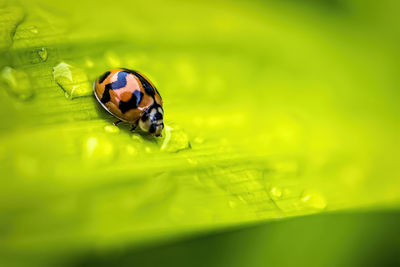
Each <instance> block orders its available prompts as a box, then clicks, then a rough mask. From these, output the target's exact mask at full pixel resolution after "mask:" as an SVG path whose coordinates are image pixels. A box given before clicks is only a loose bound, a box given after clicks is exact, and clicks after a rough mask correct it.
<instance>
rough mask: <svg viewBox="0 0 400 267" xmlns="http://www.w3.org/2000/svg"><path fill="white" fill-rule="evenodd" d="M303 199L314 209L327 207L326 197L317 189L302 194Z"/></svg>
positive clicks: (304, 202)
mask: <svg viewBox="0 0 400 267" xmlns="http://www.w3.org/2000/svg"><path fill="white" fill-rule="evenodd" d="M301 201H302V203H303V204H305V205H307V206H308V207H310V208H312V209H318V210H323V209H325V208H326V200H325V197H324V196H323V195H322V194H321V193H319V192H316V191H305V192H304V193H303V194H302V196H301Z"/></svg>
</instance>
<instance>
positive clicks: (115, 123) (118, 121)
mask: <svg viewBox="0 0 400 267" xmlns="http://www.w3.org/2000/svg"><path fill="white" fill-rule="evenodd" d="M120 122H122V121H121V120H117V121H116V122H114V123H113V124H114V126H117V125H118V123H120Z"/></svg>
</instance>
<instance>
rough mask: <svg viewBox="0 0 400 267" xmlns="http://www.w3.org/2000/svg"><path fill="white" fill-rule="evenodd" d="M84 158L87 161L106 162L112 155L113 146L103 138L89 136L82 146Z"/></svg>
mask: <svg viewBox="0 0 400 267" xmlns="http://www.w3.org/2000/svg"><path fill="white" fill-rule="evenodd" d="M83 151H84V153H83V154H84V155H83V156H84V157H85V158H87V159H101V160H103V161H104V160H107V159H108V158H110V157H111V156H112V155H113V154H114V146H113V145H112V144H111V143H110V142H109V141H108V140H107V139H105V138H101V137H96V136H90V137H88V138H87V139H86V140H85V141H84V144H83Z"/></svg>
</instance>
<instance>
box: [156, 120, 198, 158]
mask: <svg viewBox="0 0 400 267" xmlns="http://www.w3.org/2000/svg"><path fill="white" fill-rule="evenodd" d="M161 141H162V145H161V148H160V150H162V151H167V152H178V151H180V150H184V149H188V148H190V147H191V146H190V142H189V137H188V136H187V134H186V133H185V132H184V131H183V130H182V129H180V127H178V126H175V127H174V128H172V127H171V126H168V125H166V126H165V137H163V139H161Z"/></svg>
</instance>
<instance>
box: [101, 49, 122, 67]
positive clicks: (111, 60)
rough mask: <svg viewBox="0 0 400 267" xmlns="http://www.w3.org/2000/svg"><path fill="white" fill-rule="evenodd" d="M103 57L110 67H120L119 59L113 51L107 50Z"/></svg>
mask: <svg viewBox="0 0 400 267" xmlns="http://www.w3.org/2000/svg"><path fill="white" fill-rule="evenodd" d="M105 58H106V60H107V62H108V65H109V66H110V67H113V68H117V67H121V60H120V59H119V57H118V55H116V54H115V53H114V52H111V51H107V52H106V54H105Z"/></svg>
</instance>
